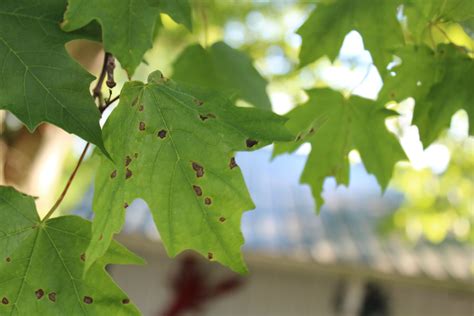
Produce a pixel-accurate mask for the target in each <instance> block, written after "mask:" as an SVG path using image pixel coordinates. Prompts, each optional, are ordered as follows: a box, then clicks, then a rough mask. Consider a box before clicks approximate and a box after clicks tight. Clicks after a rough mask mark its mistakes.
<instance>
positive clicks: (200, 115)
mask: <svg viewBox="0 0 474 316" xmlns="http://www.w3.org/2000/svg"><path fill="white" fill-rule="evenodd" d="M199 118H200V119H201V121H205V120H207V119H208V118H209V117H208V116H206V115H202V114H199Z"/></svg>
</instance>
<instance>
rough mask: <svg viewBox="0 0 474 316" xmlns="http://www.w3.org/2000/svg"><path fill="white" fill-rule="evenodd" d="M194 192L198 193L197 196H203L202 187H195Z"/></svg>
mask: <svg viewBox="0 0 474 316" xmlns="http://www.w3.org/2000/svg"><path fill="white" fill-rule="evenodd" d="M193 190H194V192H195V193H196V195H197V196H201V195H202V189H201V187H200V186H198V185H193Z"/></svg>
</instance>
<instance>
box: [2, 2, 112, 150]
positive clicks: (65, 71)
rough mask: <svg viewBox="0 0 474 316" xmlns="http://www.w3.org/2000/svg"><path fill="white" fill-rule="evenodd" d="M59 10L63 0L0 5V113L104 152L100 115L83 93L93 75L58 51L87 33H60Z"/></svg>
mask: <svg viewBox="0 0 474 316" xmlns="http://www.w3.org/2000/svg"><path fill="white" fill-rule="evenodd" d="M65 6H66V3H65V1H63V0H49V1H39V0H36V1H31V0H4V1H1V2H0V16H1V19H0V109H6V110H9V111H10V112H12V113H13V114H15V116H16V117H18V119H19V120H20V121H22V122H23V123H24V124H25V125H26V126H27V127H28V129H29V130H30V131H32V130H34V129H35V128H36V127H37V126H38V125H39V124H40V123H42V122H49V123H52V124H54V125H57V126H59V127H61V128H62V129H64V130H66V131H68V132H70V133H74V134H76V135H78V136H80V137H82V138H83V139H85V140H87V141H89V142H91V143H94V144H96V145H97V146H99V147H100V148H101V149H102V150H104V147H103V143H102V135H101V130H100V126H99V118H100V113H99V111H98V109H97V108H96V105H95V104H94V101H93V99H92V97H91V95H90V93H89V85H90V83H91V81H92V80H93V79H94V77H93V76H91V75H90V74H88V73H87V72H86V71H85V70H84V69H82V68H81V66H79V65H78V64H77V63H76V62H75V61H74V60H73V59H72V58H71V57H70V56H69V55H68V53H67V52H66V50H65V48H64V45H65V44H66V43H67V42H69V41H71V40H73V39H76V38H83V37H88V35H87V34H86V33H80V32H79V33H71V34H66V33H64V32H62V31H61V29H60V27H59V25H58V23H59V21H60V20H61V17H62V13H63V12H64V9H65Z"/></svg>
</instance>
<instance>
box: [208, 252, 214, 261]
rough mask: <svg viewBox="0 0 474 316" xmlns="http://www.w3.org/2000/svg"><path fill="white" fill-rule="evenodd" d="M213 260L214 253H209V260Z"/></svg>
mask: <svg viewBox="0 0 474 316" xmlns="http://www.w3.org/2000/svg"><path fill="white" fill-rule="evenodd" d="M213 258H214V255H213V254H212V252H208V253H207V259H209V260H212V259H213Z"/></svg>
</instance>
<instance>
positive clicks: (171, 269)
mask: <svg viewBox="0 0 474 316" xmlns="http://www.w3.org/2000/svg"><path fill="white" fill-rule="evenodd" d="M270 156H271V152H270V151H269V150H266V149H263V150H260V151H258V152H254V153H252V154H251V155H250V154H248V153H241V154H239V155H237V160H238V164H239V166H240V167H241V169H242V171H243V173H244V176H245V179H246V181H247V183H248V186H249V190H250V192H251V195H252V197H253V199H254V201H255V204H256V205H257V208H256V210H255V211H251V212H247V213H245V214H244V217H243V221H242V230H243V233H244V236H245V239H246V243H245V246H244V255H245V258H246V261H247V263H248V266H249V270H250V273H249V274H248V275H246V276H243V277H239V276H236V275H235V274H233V273H232V272H230V271H228V270H227V269H225V268H223V267H221V266H219V265H218V264H211V263H208V262H207V260H204V259H201V258H198V257H195V256H194V257H193V256H192V255H191V254H184V255H180V256H178V258H176V259H169V258H168V257H167V255H166V253H165V251H164V249H163V247H162V245H161V244H160V241H159V235H158V233H157V232H156V229H155V226H154V224H153V220H152V217H151V215H150V214H149V212H148V209H147V206H146V203H145V202H143V201H135V202H134V203H133V204H132V205H130V207H129V208H128V212H127V220H126V226H125V228H124V231H123V233H122V234H121V236H119V240H120V241H121V242H123V243H124V244H125V245H127V246H128V247H129V248H130V249H131V250H133V251H135V252H136V253H138V254H139V255H142V256H143V257H144V258H145V259H146V260H147V262H148V265H146V266H144V267H131V266H120V267H119V266H117V267H115V266H114V267H111V273H112V274H113V276H114V278H115V279H116V280H117V282H118V283H119V284H120V285H121V286H122V287H123V288H124V289H125V291H127V292H128V293H129V294H130V296H131V298H132V299H133V300H134V301H135V302H136V303H137V304H138V306H139V307H140V308H141V310H142V312H143V313H144V314H145V315H166V316H171V315H219V316H222V315H229V316H230V315H232V316H233V315H235V316H241V315H251V316H260V315H261V316H266V315H269V316H270V315H271V316H278V315H281V316H284V315H288V316H295V315H296V316H299V315H301V316H305V315H323V316H326V315H327V316H333V315H334V316H388V315H391V316H399V315H400V316H422V315H431V316H436V315H440V316H447V315H450V316H470V315H474V283H473V282H474V279H473V272H472V271H473V270H472V266H473V254H474V252H473V248H472V247H471V246H467V245H462V244H459V243H457V242H455V241H451V240H446V241H445V242H443V243H442V244H439V245H433V244H429V243H427V242H418V243H417V244H415V245H414V244H410V243H409V242H408V241H406V240H404V239H403V238H402V237H401V236H397V235H393V234H390V235H384V234H381V233H380V223H381V222H382V221H383V219H384V218H385V216H386V215H387V214H389V213H390V212H393V210H395V209H396V208H397V206H398V205H399V204H400V203H401V201H402V199H403V197H402V195H401V194H400V193H398V192H395V191H392V190H390V189H389V190H388V191H387V192H385V194H383V195H382V194H381V192H380V189H379V188H378V186H377V184H376V181H375V178H374V177H372V176H370V175H368V174H367V173H366V172H365V170H364V168H363V166H362V165H360V164H359V165H354V166H353V167H352V169H351V185H350V186H349V187H348V188H345V187H339V188H336V187H335V183H334V182H333V181H331V180H328V181H326V183H325V190H324V195H325V200H326V205H325V206H324V207H323V208H322V210H321V213H320V214H319V215H316V214H315V213H314V209H315V208H314V200H313V198H312V196H311V193H310V190H309V187H307V186H303V185H301V184H299V183H298V182H299V181H298V178H299V175H300V174H301V170H302V168H303V166H304V163H305V160H306V157H305V156H303V155H291V156H288V155H287V156H281V157H279V158H276V159H275V160H274V161H272V162H270V161H269V160H270ZM90 204H91V197H90V196H89V198H86V199H85V200H84V202H83V205H82V206H81V212H82V213H83V214H84V215H86V216H88V215H90V213H89V211H90V209H91V205H90Z"/></svg>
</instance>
